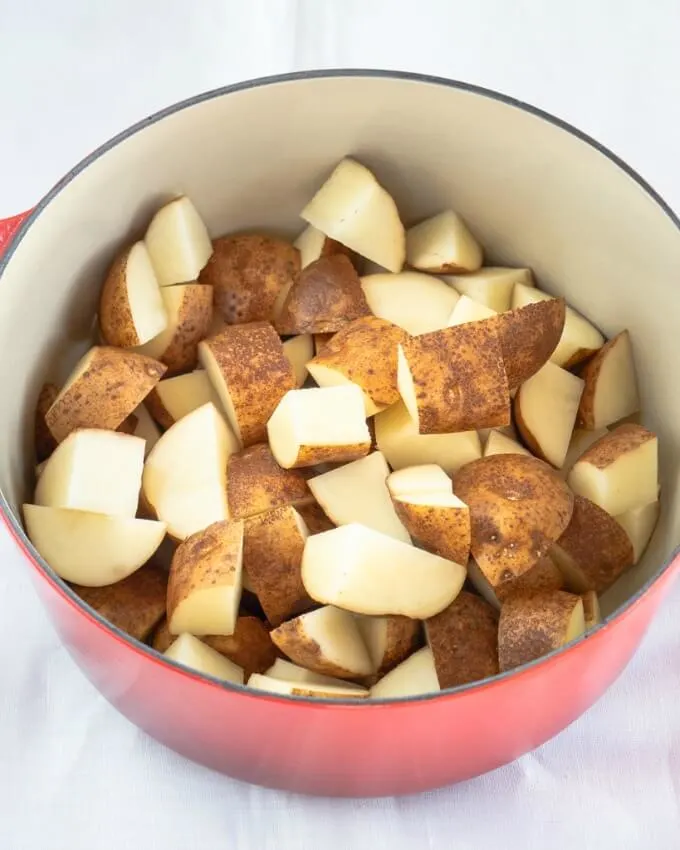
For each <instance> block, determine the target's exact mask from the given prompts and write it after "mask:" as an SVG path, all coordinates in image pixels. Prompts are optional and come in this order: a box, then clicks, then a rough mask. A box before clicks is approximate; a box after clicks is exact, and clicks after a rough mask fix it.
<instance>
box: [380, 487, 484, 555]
mask: <svg viewBox="0 0 680 850" xmlns="http://www.w3.org/2000/svg"><path fill="white" fill-rule="evenodd" d="M440 502H441V503H443V504H439V503H440ZM393 504H394V509H395V511H396V512H397V516H398V517H399V519H400V520H401V521H402V522H403V524H404V525H405V526H406V530H407V531H408V533H409V534H410V535H411V537H413V539H414V540H415V541H417V542H418V543H419V544H420V545H421V546H423V548H425V549H427V550H428V551H429V552H434V554H435V555H439V556H440V557H441V558H446V559H448V560H449V561H455V562H456V563H457V564H466V563H467V560H468V557H469V555H470V540H471V532H470V511H469V509H468V507H467V505H464V504H463V503H462V502H461V501H460V499H457V498H456V497H455V496H453V495H450V496H441V495H438V494H433V495H432V496H431V497H428V495H427V494H423V495H419V496H414V497H408V496H406V497H399V498H396V499H393Z"/></svg>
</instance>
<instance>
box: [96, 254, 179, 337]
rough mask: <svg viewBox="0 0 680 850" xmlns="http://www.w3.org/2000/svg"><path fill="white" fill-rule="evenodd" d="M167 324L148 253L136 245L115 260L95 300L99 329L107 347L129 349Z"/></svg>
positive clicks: (153, 335) (152, 335) (159, 331)
mask: <svg viewBox="0 0 680 850" xmlns="http://www.w3.org/2000/svg"><path fill="white" fill-rule="evenodd" d="M167 325H168V316H167V313H166V312H165V306H164V304H163V299H162V298H161V292H160V288H159V286H158V281H157V280H156V275H155V273H154V270H153V266H152V265H151V259H150V258H149V253H148V251H147V250H146V246H145V245H144V243H143V242H136V243H135V244H134V245H132V247H130V248H126V249H125V250H124V251H123V252H122V253H121V254H119V255H118V257H116V259H115V260H114V262H113V265H112V266H111V269H110V270H109V273H108V275H107V276H106V280H105V281H104V286H103V287H102V292H101V296H100V298H99V327H100V329H101V333H102V337H103V339H104V342H106V344H107V345H117V346H118V347H119V348H133V347H134V346H136V345H143V344H144V343H145V342H148V341H149V340H150V339H153V338H154V337H155V336H158V334H160V333H162V332H163V331H164V330H165V328H166V327H167Z"/></svg>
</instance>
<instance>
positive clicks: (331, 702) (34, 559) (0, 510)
mask: <svg viewBox="0 0 680 850" xmlns="http://www.w3.org/2000/svg"><path fill="white" fill-rule="evenodd" d="M343 77H346V78H357V77H368V78H381V79H394V80H404V81H407V82H415V83H425V84H427V85H437V86H443V87H446V88H452V89H457V90H459V91H465V92H468V93H469V94H474V95H477V96H479V97H485V98H488V99H490V100H495V101H498V102H500V103H503V104H505V105H506V106H511V107H513V108H515V109H519V110H521V111H523V112H526V113H528V114H530V115H533V116H534V117H536V118H540V119H541V120H543V121H546V122H548V123H549V124H552V125H553V126H555V127H558V128H559V129H561V130H563V131H565V132H567V133H569V134H570V135H572V136H574V137H575V138H577V139H578V140H579V141H581V142H584V143H585V144H587V145H589V146H590V147H592V148H594V149H595V150H596V151H597V152H598V153H600V154H602V155H603V156H604V157H605V158H606V159H608V160H609V161H610V162H612V163H613V164H614V165H616V166H618V168H619V169H620V170H621V171H622V172H623V173H624V174H625V175H627V176H628V177H629V178H631V179H632V180H634V181H635V182H636V183H637V184H638V186H640V188H641V189H642V190H643V191H644V192H645V193H646V194H647V195H648V196H649V197H650V198H651V199H652V200H653V201H654V202H655V203H656V204H657V205H658V206H659V207H660V208H661V210H662V211H663V212H664V213H665V214H666V216H667V217H668V218H669V219H670V220H671V222H672V223H673V224H674V225H675V227H676V228H677V230H678V231H679V236H680V218H679V217H678V215H676V213H675V212H674V211H673V209H672V208H671V207H670V205H669V204H668V203H667V202H666V201H665V200H664V199H663V198H662V197H661V196H660V195H659V194H658V193H657V192H656V191H655V190H654V189H653V188H652V187H651V186H650V185H649V184H648V183H647V181H646V180H644V178H643V177H641V176H640V174H638V172H637V171H635V170H634V169H633V168H631V166H629V165H628V164H627V163H626V162H624V161H623V160H622V159H621V158H620V157H618V156H617V155H616V154H615V153H613V152H612V151H611V150H609V148H607V147H605V146H604V145H602V144H601V143H600V142H598V141H596V140H595V139H593V138H592V137H591V136H589V135H588V134H587V133H584V132H583V131H581V130H579V129H577V128H576V127H574V126H573V125H571V124H570V123H568V122H567V121H564V120H562V119H561V118H557V117H556V116H554V115H552V114H551V113H549V112H546V111H545V110H543V109H540V108H538V107H536V106H533V105H531V104H528V103H526V102H525V101H522V100H520V99H518V98H515V97H512V96H510V95H506V94H502V93H500V92H497V91H495V90H493V89H489V88H485V87H483V86H478V85H474V84H473V83H467V82H463V81H460V80H450V79H447V78H445V77H437V76H433V75H429V74H421V73H416V72H410V71H390V70H381V69H365V68H333V69H326V70H311V71H295V72H292V73H287V74H274V75H270V76H265V77H257V78H254V79H251V80H244V81H242V82H238V83H233V84H231V85H227V86H221V87H219V88H215V89H211V90H209V91H206V92H202V93H200V94H197V95H194V96H193V97H189V98H186V99H185V100H181V101H178V102H176V103H174V104H172V105H171V106H168V107H165V108H164V109H161V110H159V111H158V112H155V113H153V114H152V115H150V116H148V117H146V118H143V119H142V120H141V121H138V122H137V123H135V124H133V125H131V126H130V127H128V128H127V129H126V130H123V131H122V132H120V133H118V134H117V135H115V136H113V137H112V138H111V139H109V140H108V141H107V142H105V143H104V144H102V145H100V146H99V147H98V148H97V149H96V150H94V151H93V152H92V153H91V154H89V155H88V156H86V157H84V158H83V159H82V160H81V161H80V162H79V163H77V164H76V165H75V166H74V167H73V168H72V169H71V170H70V171H69V172H68V173H67V174H66V175H64V177H62V178H61V180H59V181H58V182H57V183H56V184H55V185H54V186H53V187H52V189H50V191H49V192H48V193H47V194H46V195H45V196H44V197H43V198H42V199H41V200H40V202H39V203H38V204H37V205H36V206H35V207H34V208H33V210H32V211H31V212H30V213H29V214H28V215H27V216H26V218H25V219H24V220H23V221H22V222H21V225H20V226H19V228H18V229H17V231H16V232H15V233H14V236H13V237H12V239H11V240H10V243H9V245H8V246H7V248H6V250H5V252H4V254H2V255H0V279H1V278H2V275H3V272H4V270H5V268H6V267H7V265H8V264H9V262H10V261H11V258H12V255H13V254H14V252H15V250H16V248H17V246H18V245H19V243H20V242H21V241H22V239H23V238H24V236H25V235H26V233H27V232H28V230H29V229H30V227H31V225H32V224H33V222H35V221H36V219H37V218H38V217H39V216H40V215H41V214H42V213H43V212H44V210H45V209H46V208H47V207H48V206H49V204H50V203H51V202H52V200H53V199H54V198H55V197H56V196H57V195H58V194H59V193H60V192H61V191H62V189H64V188H65V187H66V186H67V185H68V184H69V183H70V182H71V181H72V180H73V179H74V178H75V177H77V176H78V175H79V174H80V173H82V172H83V171H85V170H86V169H87V167H88V166H89V165H91V164H92V163H93V162H95V161H96V160H97V159H98V158H99V157H100V156H103V155H104V154H106V153H108V152H109V151H110V150H112V149H113V148H115V147H116V146H117V145H119V144H120V143H121V142H124V141H126V140H127V139H129V138H130V137H132V136H134V135H135V134H137V133H139V132H140V131H142V130H145V129H146V128H147V127H150V126H151V125H153V124H156V123H157V122H158V121H161V120H163V119H164V118H167V117H169V116H170V115H173V114H175V113H176V112H180V111H182V110H183V109H188V108H190V107H192V106H196V105H198V104H200V103H203V102H206V101H209V100H213V99H216V98H218V97H223V96H225V95H229V94H234V93H236V92H242V91H248V90H249V89H255V88H261V87H264V86H269V85H276V84H278V83H288V82H296V81H301V80H309V79H331V78H343ZM0 516H1V518H2V521H3V522H4V524H5V526H6V528H7V530H8V531H9V532H10V534H11V535H12V537H13V538H14V540H15V541H16V542H17V544H18V546H19V548H20V549H21V550H23V553H24V555H25V556H26V557H27V559H28V560H29V562H30V563H31V564H32V565H33V566H34V567H35V568H36V571H37V572H38V574H39V575H41V577H43V578H45V579H46V580H47V581H48V583H49V584H50V585H51V586H52V588H53V589H54V590H55V591H56V592H57V593H58V594H60V595H61V596H62V597H63V598H64V600H65V601H67V602H68V603H70V604H71V605H72V606H73V607H74V608H75V609H76V610H77V611H78V612H79V613H80V614H84V615H85V616H86V617H88V618H89V619H90V620H91V621H92V623H93V624H94V625H96V626H97V627H99V628H100V629H103V630H104V631H105V632H108V633H109V635H110V636H112V637H113V638H114V639H116V640H118V641H119V642H122V643H124V644H127V645H128V646H130V647H131V648H132V649H134V650H135V651H136V652H138V653H142V654H144V655H146V656H147V657H148V658H149V660H151V661H152V662H154V663H156V664H162V665H164V666H167V667H171V668H172V669H174V670H175V672H176V673H179V674H181V675H183V676H186V677H189V678H192V679H194V680H198V681H201V682H203V683H204V684H206V683H207V684H209V685H211V686H213V687H216V688H219V689H221V690H224V691H231V692H233V693H238V694H240V695H241V696H246V697H249V698H251V699H258V700H266V701H268V702H272V703H280V702H283V703H293V704H295V703H301V704H304V705H307V706H308V707H314V706H318V707H320V708H328V707H330V706H333V707H335V708H338V709H342V710H347V709H350V710H353V711H359V710H361V709H364V710H367V709H368V710H371V709H375V710H377V709H378V708H386V707H389V706H395V707H397V706H403V707H406V706H409V705H411V704H413V703H430V702H433V701H435V700H440V699H442V698H447V697H453V696H457V695H459V694H461V695H462V694H465V693H468V692H470V691H473V690H481V689H483V688H491V687H494V686H501V685H503V684H504V683H505V682H506V681H507V680H508V679H514V678H517V677H519V676H521V675H524V674H528V673H532V672H535V671H537V670H538V669H540V668H541V667H542V666H543V665H546V664H549V663H552V662H553V661H555V659H556V657H557V656H562V655H565V654H566V653H568V652H572V651H574V650H576V649H577V648H578V647H580V646H581V645H582V644H583V643H584V642H585V641H588V640H592V639H593V638H594V637H596V636H598V635H601V634H602V633H603V632H604V631H606V630H609V629H611V628H612V626H613V625H614V624H615V623H617V622H618V621H620V620H622V619H623V618H625V616H626V615H628V614H629V613H630V612H631V610H632V608H633V607H634V606H636V605H637V604H638V603H640V602H641V601H642V598H643V597H644V596H646V595H647V594H648V592H649V591H650V590H651V588H652V586H653V585H654V584H656V582H657V581H658V580H659V579H660V578H661V577H662V576H663V575H664V574H665V573H666V572H667V571H668V570H669V568H670V567H671V566H672V565H673V564H674V563H675V567H676V568H678V567H680V545H678V546H677V547H676V548H675V550H674V551H672V552H671V554H670V556H669V557H668V558H667V559H666V560H665V561H664V562H663V564H662V565H661V567H660V568H659V569H658V570H657V571H656V572H655V573H654V575H653V576H652V577H651V578H649V579H648V580H647V581H646V582H645V583H644V585H643V586H642V587H641V588H639V589H638V590H637V592H636V593H634V594H633V595H632V596H631V597H630V598H629V599H627V600H626V602H625V603H624V604H623V605H621V606H619V608H617V609H616V611H614V612H613V613H612V614H610V615H609V616H608V617H606V618H605V619H604V620H603V621H602V622H601V623H600V624H598V625H597V626H596V627H595V628H593V629H591V630H589V631H587V632H585V633H584V634H583V635H581V636H580V637H578V638H577V639H576V640H574V641H571V642H570V643H569V644H567V645H566V646H563V647H560V648H559V649H556V650H553V651H552V652H550V653H548V654H547V655H544V656H541V657H540V658H537V659H535V660H533V661H530V662H527V663H526V664H522V665H520V666H519V667H515V668H513V669H512V670H508V671H506V672H504V673H498V674H496V675H495V676H490V677H487V678H486V679H481V680H479V681H476V682H471V683H469V684H466V685H459V686H457V687H455V688H446V689H443V690H441V691H436V692H434V693H428V694H416V695H413V696H407V697H396V698H388V699H386V698H383V699H370V700H368V701H366V702H364V700H356V699H328V698H326V699H323V698H319V697H301V696H288V695H284V694H273V693H269V692H268V691H259V690H254V689H252V688H248V687H247V686H246V685H236V684H233V683H231V682H226V681H223V680H221V679H216V678H214V677H213V676H208V675H206V674H203V673H199V672H197V671H193V670H191V669H190V668H188V667H185V666H183V665H181V664H178V663H177V662H175V661H173V660H172V659H169V658H167V657H166V656H165V655H163V654H162V653H160V652H158V651H157V650H155V649H153V648H152V647H151V646H148V645H147V644H145V643H142V642H141V641H139V640H137V639H136V638H133V637H131V636H130V635H128V634H127V633H126V632H124V631H122V630H121V629H119V628H118V627H117V626H115V625H113V624H112V623H110V622H109V621H108V620H106V619H105V618H104V617H102V616H101V615H100V614H99V613H98V612H97V611H96V610H95V609H94V608H91V607H90V606H89V605H88V604H87V603H85V602H84V601H83V600H82V599H81V598H80V597H79V596H78V594H77V593H76V592H75V591H74V590H72V589H71V587H70V586H69V585H68V584H67V583H66V582H65V581H64V580H63V579H61V578H60V577H59V576H58V575H57V574H56V573H55V572H54V570H53V569H52V568H51V567H50V566H49V564H47V562H46V561H45V560H44V559H43V558H42V556H41V555H40V554H39V553H38V551H37V550H36V549H35V548H34V546H33V544H32V543H31V542H30V540H29V539H28V536H27V535H26V533H25V531H24V529H23V526H22V524H21V522H20V521H19V519H18V517H17V516H16V515H15V513H14V511H13V510H12V508H11V507H10V504H9V501H8V499H7V497H6V496H5V493H4V491H3V490H2V488H0Z"/></svg>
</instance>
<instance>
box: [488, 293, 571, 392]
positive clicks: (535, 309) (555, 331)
mask: <svg viewBox="0 0 680 850" xmlns="http://www.w3.org/2000/svg"><path fill="white" fill-rule="evenodd" d="M565 314H566V303H565V301H564V298H551V299H550V300H549V301H537V302H536V303H535V304H527V305H526V306H524V307H516V308H515V309H514V310H508V312H507V313H501V314H500V315H499V316H496V317H493V318H492V319H491V321H493V322H495V323H496V326H497V330H498V337H499V339H500V343H501V350H502V351H503V362H504V363H505V370H506V372H507V376H508V385H509V387H510V391H512V390H515V389H517V387H519V385H520V384H523V383H524V381H526V380H528V379H529V378H530V377H531V376H532V375H535V374H536V372H538V370H539V369H540V368H541V366H543V365H544V364H545V363H546V362H547V361H548V360H549V359H550V355H551V354H552V353H553V351H554V350H555V349H556V348H557V344H558V343H559V341H560V337H561V336H562V331H563V329H564V319H565Z"/></svg>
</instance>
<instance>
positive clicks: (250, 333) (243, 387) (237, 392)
mask: <svg viewBox="0 0 680 850" xmlns="http://www.w3.org/2000/svg"><path fill="white" fill-rule="evenodd" d="M199 356H200V358H201V362H202V363H203V366H204V367H205V369H206V370H207V372H208V377H209V378H210V380H211V382H212V384H213V386H214V387H215V389H216V390H217V394H218V396H219V397H220V401H221V402H222V406H223V407H224V409H225V410H226V412H227V418H228V419H229V423H230V424H231V426H232V428H233V430H234V433H235V434H236V436H237V437H238V438H239V439H240V441H241V444H242V445H243V446H244V447H247V446H252V445H254V444H255V443H263V442H266V440H267V422H268V420H269V418H270V417H271V415H272V413H273V412H274V410H275V409H276V406H277V405H278V403H279V402H280V401H281V399H282V398H283V396H284V395H285V394H286V393H287V392H288V390H294V389H295V388H296V382H295V373H294V372H293V367H292V366H291V364H290V362H289V360H288V358H287V357H286V355H285V352H284V350H283V345H282V343H281V340H280V339H279V336H278V334H277V333H276V331H275V330H274V328H273V327H272V326H271V325H270V324H269V323H268V322H252V323H251V324H248V325H232V326H231V327H228V328H226V329H225V330H224V331H223V332H222V333H221V334H219V335H218V336H215V337H210V338H209V339H206V340H204V341H203V342H201V344H200V345H199Z"/></svg>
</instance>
